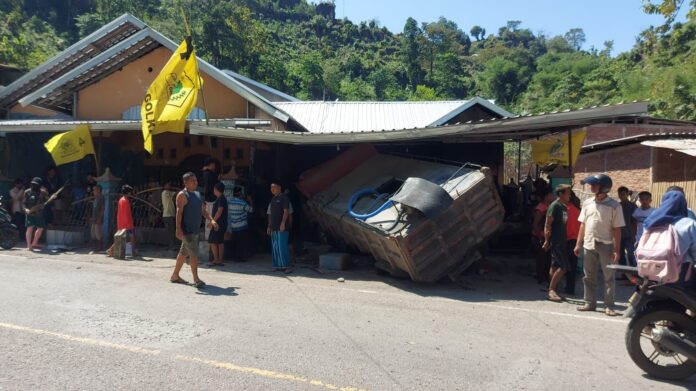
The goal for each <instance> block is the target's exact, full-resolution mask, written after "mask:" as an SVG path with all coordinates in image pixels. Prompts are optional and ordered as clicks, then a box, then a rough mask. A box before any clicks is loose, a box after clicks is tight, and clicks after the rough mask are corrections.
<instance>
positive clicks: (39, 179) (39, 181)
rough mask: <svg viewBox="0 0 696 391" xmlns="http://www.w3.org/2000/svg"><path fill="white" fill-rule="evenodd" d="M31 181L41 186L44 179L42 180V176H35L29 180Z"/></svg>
mask: <svg viewBox="0 0 696 391" xmlns="http://www.w3.org/2000/svg"><path fill="white" fill-rule="evenodd" d="M29 183H30V184H32V185H39V186H41V185H42V183H43V181H42V180H41V178H39V177H35V178H34V179H32V180H31V182H29Z"/></svg>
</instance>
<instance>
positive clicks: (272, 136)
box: [189, 102, 648, 151]
mask: <svg viewBox="0 0 696 391" xmlns="http://www.w3.org/2000/svg"><path fill="white" fill-rule="evenodd" d="M647 110H648V103H647V102H631V103H622V104H617V105H604V106H593V107H588V108H583V109H578V110H575V111H571V110H567V111H564V112H560V113H559V112H556V113H542V114H538V115H531V114H530V115H528V116H524V117H522V116H518V117H514V118H496V119H490V120H480V121H476V122H472V121H469V122H467V123H464V124H460V123H458V124H450V125H441V126H425V127H420V128H410V129H396V130H377V131H355V132H324V133H313V132H287V131H271V130H260V129H254V130H251V129H239V128H236V129H234V128H228V127H226V126H224V125H222V126H219V125H220V124H210V126H206V125H205V124H194V123H191V124H190V126H189V130H190V131H191V134H198V135H208V136H218V137H227V138H234V139H241V140H255V141H265V142H274V143H282V144H305V145H310V144H353V143H379V142H394V141H413V140H444V139H447V140H451V141H456V142H502V141H509V140H527V139H530V138H534V137H537V136H543V135H548V134H554V133H558V132H560V131H562V130H564V129H572V128H578V127H583V126H589V125H592V124H594V123H599V122H607V121H612V120H615V119H627V118H633V119H640V118H643V116H644V115H645V113H646V112H647ZM583 151H584V148H583Z"/></svg>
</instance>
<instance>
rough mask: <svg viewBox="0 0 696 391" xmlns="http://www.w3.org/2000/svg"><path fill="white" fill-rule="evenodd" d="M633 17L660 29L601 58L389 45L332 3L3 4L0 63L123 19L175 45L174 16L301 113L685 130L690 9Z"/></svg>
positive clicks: (461, 43)
mask: <svg viewBox="0 0 696 391" xmlns="http://www.w3.org/2000/svg"><path fill="white" fill-rule="evenodd" d="M636 2H638V0H636ZM643 6H644V9H645V11H646V12H648V13H653V14H659V15H662V16H663V17H664V24H663V25H661V26H657V27H651V28H648V29H646V30H645V31H643V32H642V33H641V34H640V35H639V36H638V37H636V44H635V46H634V47H633V48H632V49H631V50H630V51H628V52H625V53H619V54H617V55H616V56H615V57H612V55H613V53H612V52H613V41H612V40H611V38H613V37H607V41H606V42H605V43H604V45H603V46H604V47H603V48H601V49H594V48H591V49H589V50H587V49H585V48H584V44H585V33H584V31H583V30H582V29H581V28H579V27H578V28H573V29H571V30H569V31H568V32H566V33H565V34H562V35H558V36H551V37H547V36H545V35H542V34H536V33H534V32H532V31H531V30H530V29H528V28H526V27H525V25H524V22H523V21H520V20H511V21H508V22H507V23H506V24H505V25H504V26H501V27H500V28H499V29H498V30H497V33H495V34H490V33H487V32H486V30H485V29H484V28H483V27H481V26H479V25H472V26H461V27H460V26H458V25H457V24H456V23H455V22H453V21H451V20H448V19H446V18H439V19H438V20H435V21H431V22H428V21H425V22H423V21H421V22H419V21H417V20H416V19H414V18H408V20H406V21H405V23H404V28H403V30H402V31H400V32H398V33H396V34H395V33H392V32H390V31H389V30H387V29H386V28H384V27H382V26H380V25H379V22H377V21H375V20H371V21H365V22H360V23H353V22H351V21H350V20H347V19H336V10H335V5H334V3H333V2H332V1H319V2H311V3H310V2H308V1H307V0H55V1H51V2H47V1H45V0H9V1H4V2H0V20H3V23H2V24H0V63H3V64H9V65H14V66H18V67H20V68H22V69H25V70H28V69H31V68H33V67H35V66H37V65H39V64H40V63H42V62H43V61H45V60H47V59H48V58H50V57H52V56H54V55H55V54H56V53H58V52H59V51H61V50H63V49H65V48H66V47H68V46H69V45H70V44H72V43H74V42H76V41H77V40H78V39H80V38H81V37H84V36H86V35H88V34H89V33H91V32H93V31H95V30H96V29H98V28H99V27H100V26H102V25H104V24H105V23H108V22H109V21H111V20H112V19H114V18H116V17H117V16H119V15H121V14H122V13H124V12H129V13H132V14H133V15H135V16H136V17H138V18H140V19H142V20H143V21H144V22H146V23H147V24H149V25H150V26H152V27H153V28H155V29H157V30H158V31H160V32H162V33H163V34H164V35H166V36H169V37H170V38H172V39H173V40H174V41H178V40H180V39H182V38H183V36H184V35H185V34H186V29H185V28H184V24H183V23H182V15H181V8H183V10H184V12H185V14H186V15H187V17H188V19H189V21H190V27H191V32H192V34H193V37H194V43H195V45H196V49H197V53H198V54H199V55H200V56H202V57H203V58H204V59H206V60H208V61H210V62H211V63H213V64H214V65H216V66H218V67H220V68H223V69H224V68H227V69H231V70H234V71H236V72H239V73H241V74H244V75H246V76H249V77H251V78H253V79H256V80H259V81H260V82H263V83H267V84H269V85H270V86H272V87H275V88H277V89H279V90H281V91H285V92H287V93H289V94H292V95H295V96H297V97H299V98H301V99H319V100H321V99H325V100H335V99H339V100H349V99H350V100H353V99H355V100H405V99H408V100H436V99H468V98H471V97H472V96H476V95H480V96H483V97H485V98H489V99H495V100H496V103H498V104H500V105H503V106H505V107H506V108H507V109H508V110H510V111H513V112H517V113H519V114H526V113H538V112H548V111H553V110H562V109H573V108H578V107H584V106H591V105H597V104H605V103H616V102H619V101H630V100H636V99H640V100H642V99H650V100H651V102H652V103H651V109H652V113H653V114H654V115H658V116H663V117H669V118H674V119H687V120H696V107H695V105H696V0H643ZM180 7H181V8H180ZM687 7H688V9H686V8H687ZM678 14H679V15H687V20H686V22H683V23H677V22H675V20H677V18H676V15H678ZM467 29H468V30H467ZM466 31H468V32H469V33H467V32H466Z"/></svg>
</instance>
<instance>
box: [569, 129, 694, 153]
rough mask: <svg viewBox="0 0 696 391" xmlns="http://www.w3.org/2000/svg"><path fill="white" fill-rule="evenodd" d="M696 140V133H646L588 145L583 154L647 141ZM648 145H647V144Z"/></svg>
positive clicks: (585, 146) (584, 147) (583, 148)
mask: <svg viewBox="0 0 696 391" xmlns="http://www.w3.org/2000/svg"><path fill="white" fill-rule="evenodd" d="M687 138H696V132H689V131H686V132H659V133H646V134H638V135H635V136H629V137H623V138H618V139H614V140H609V141H601V142H598V143H593V144H587V145H584V146H583V147H582V153H589V152H595V151H601V150H604V149H611V148H616V147H622V146H624V145H631V144H638V143H642V142H643V141H647V140H670V139H687ZM646 145H647V144H646Z"/></svg>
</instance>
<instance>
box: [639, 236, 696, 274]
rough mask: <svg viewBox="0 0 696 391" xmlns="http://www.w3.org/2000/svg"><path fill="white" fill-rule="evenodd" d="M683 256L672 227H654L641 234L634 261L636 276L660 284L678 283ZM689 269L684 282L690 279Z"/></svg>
mask: <svg viewBox="0 0 696 391" xmlns="http://www.w3.org/2000/svg"><path fill="white" fill-rule="evenodd" d="M682 259H683V255H682V253H681V249H680V248H679V237H678V236H677V231H676V230H675V229H674V226H673V225H671V224H670V225H665V226H661V227H654V228H652V229H649V230H645V232H643V236H641V238H640V242H639V243H638V248H637V249H636V260H637V262H638V275H639V276H641V277H643V278H647V279H648V280H650V281H656V282H658V283H660V284H670V283H673V282H677V281H679V276H680V274H681V266H682ZM690 271H691V268H689V273H687V275H686V280H688V279H689V278H690V277H691V273H690Z"/></svg>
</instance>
